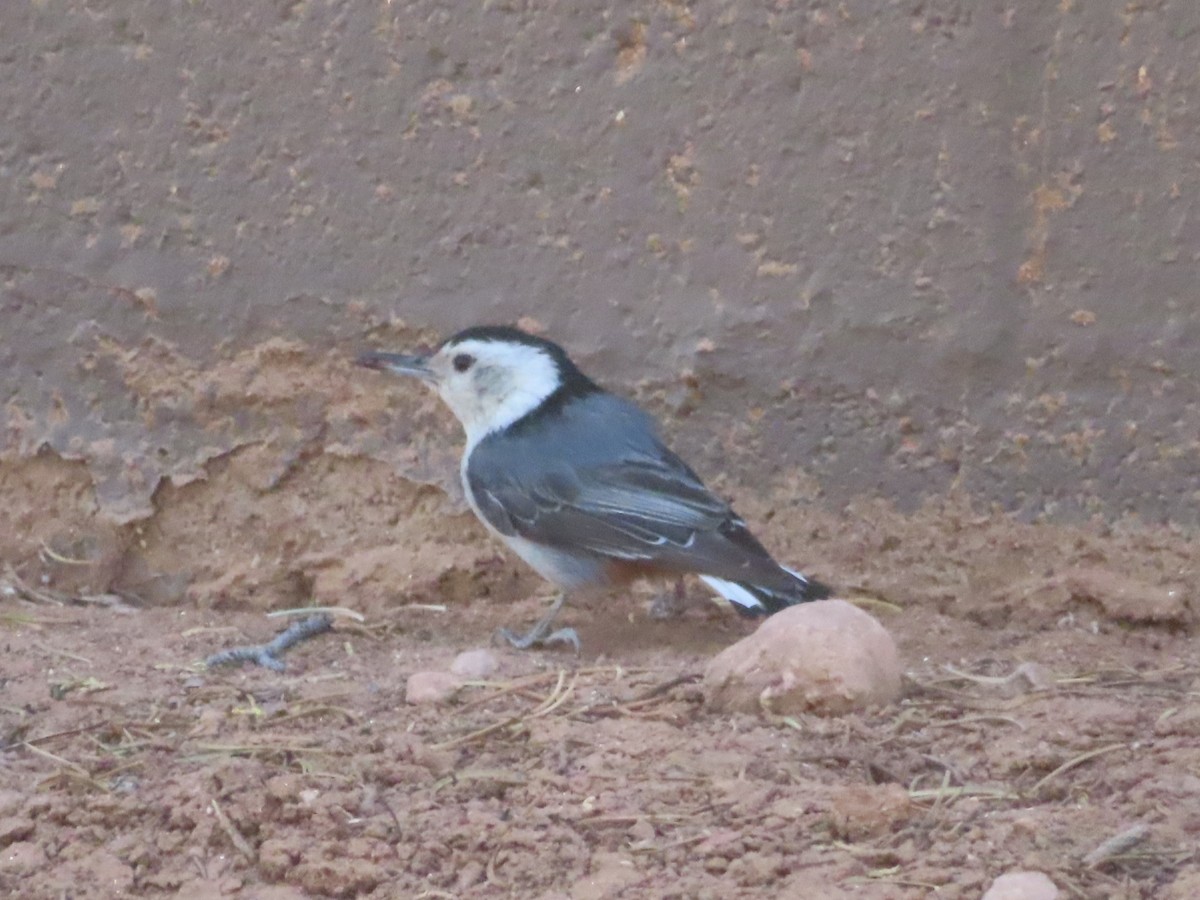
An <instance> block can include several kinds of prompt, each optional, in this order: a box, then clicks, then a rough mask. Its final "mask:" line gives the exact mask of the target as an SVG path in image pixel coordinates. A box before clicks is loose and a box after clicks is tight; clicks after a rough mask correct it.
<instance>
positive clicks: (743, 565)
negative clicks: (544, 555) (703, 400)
mask: <svg viewBox="0 0 1200 900" xmlns="http://www.w3.org/2000/svg"><path fill="white" fill-rule="evenodd" d="M649 438H650V439H649V440H640V441H635V442H632V443H634V444H639V443H640V444H641V445H642V446H630V445H629V443H626V444H625V445H624V446H619V447H609V448H608V452H605V449H604V446H603V442H604V438H603V437H599V436H597V437H596V438H595V439H594V441H593V444H595V443H596V442H599V444H600V447H599V449H598V448H597V447H596V446H594V445H587V446H582V445H581V446H580V447H579V448H578V449H579V452H578V453H575V454H571V455H570V456H569V457H568V456H567V455H566V454H563V455H562V456H558V457H557V458H555V459H549V460H547V459H543V460H541V462H540V463H539V464H537V465H531V464H529V459H530V456H531V454H530V452H529V451H530V447H528V446H526V447H524V448H522V447H520V446H519V445H513V446H508V447H503V446H492V447H487V446H486V445H485V444H481V445H480V446H479V447H478V448H476V451H475V453H474V454H472V457H471V459H470V460H469V464H468V467H467V484H468V487H469V489H470V490H471V492H472V496H473V498H474V500H475V503H476V505H477V506H478V508H479V510H480V512H481V514H482V515H483V516H484V517H485V518H486V519H487V520H488V522H489V523H491V525H492V526H493V527H494V528H496V529H497V530H498V531H499V532H500V533H502V534H505V535H509V536H520V537H523V538H526V539H528V540H531V541H535V542H537V543H539V544H544V545H548V546H551V547H557V548H560V549H562V550H564V551H567V552H572V551H576V552H577V551H579V550H586V551H588V552H590V553H593V554H597V555H600V556H604V557H608V558H610V559H613V560H621V561H629V562H646V563H652V564H653V565H654V566H656V567H658V568H663V569H668V570H672V571H678V572H681V573H682V572H701V573H705V574H711V575H715V576H718V577H720V578H726V579H732V580H750V581H754V582H755V583H758V584H763V585H764V586H770V585H772V584H775V583H776V582H778V584H779V586H780V587H781V588H784V587H786V588H793V587H794V582H793V579H792V577H791V576H790V575H788V574H787V573H786V572H785V571H783V570H782V569H780V568H779V566H778V564H776V563H775V561H774V560H773V559H771V557H770V555H769V554H768V553H767V551H766V550H765V549H764V548H763V546H762V545H761V544H760V543H759V542H758V541H757V540H756V539H755V538H754V537H753V535H751V534H750V532H749V531H748V530H747V529H746V526H745V523H744V522H742V520H741V519H740V518H738V516H737V515H736V514H735V513H734V512H733V510H732V509H731V508H730V506H729V504H727V503H726V502H725V501H723V500H721V499H720V498H719V497H717V496H715V495H714V494H713V493H712V492H711V491H709V490H708V488H706V487H705V486H704V484H703V483H702V482H701V481H700V479H699V478H698V477H697V476H696V474H695V473H694V472H693V471H692V470H691V469H690V468H688V466H687V465H686V464H685V463H684V462H683V461H682V460H681V459H679V457H678V456H676V455H675V454H674V453H672V452H671V451H670V450H668V449H667V448H666V447H664V446H663V445H662V444H661V443H659V441H658V440H657V438H655V437H653V435H650V436H649ZM559 449H560V450H561V449H563V448H562V446H561V443H560V447H559ZM481 451H482V452H481ZM522 451H524V452H522ZM505 456H507V458H508V462H509V463H510V464H509V465H503V464H502V463H503V462H504V457H505Z"/></svg>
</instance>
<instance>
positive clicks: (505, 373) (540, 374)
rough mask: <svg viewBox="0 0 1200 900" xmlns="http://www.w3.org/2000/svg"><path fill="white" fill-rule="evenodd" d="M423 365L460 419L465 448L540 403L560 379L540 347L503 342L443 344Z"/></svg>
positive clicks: (556, 368) (469, 447)
mask: <svg viewBox="0 0 1200 900" xmlns="http://www.w3.org/2000/svg"><path fill="white" fill-rule="evenodd" d="M427 365H428V368H429V371H430V373H431V375H432V379H431V381H432V384H433V386H434V387H435V388H437V392H438V394H440V395H441V398H442V400H443V401H444V402H445V404H446V405H447V406H448V407H450V411H451V412H453V413H454V415H455V416H457V417H458V420H459V421H460V422H462V425H463V430H465V431H466V433H467V452H470V451H471V449H472V448H474V446H475V445H476V444H477V443H479V441H480V440H481V439H483V437H484V436H486V435H487V434H490V433H491V432H493V431H499V430H501V429H503V428H506V427H507V426H509V425H511V424H512V423H513V422H515V421H517V420H518V419H520V418H521V417H522V416H524V415H525V414H526V413H529V412H532V411H533V410H534V409H536V408H537V407H538V406H540V405H541V403H542V401H543V400H545V399H546V398H547V397H549V396H550V395H551V394H552V393H554V391H555V390H556V389H557V388H558V386H559V383H560V380H561V379H560V376H559V373H558V366H557V365H556V364H555V362H554V360H553V359H551V358H550V356H549V354H547V353H546V352H545V351H544V350H541V349H539V348H538V347H531V346H529V345H527V344H518V343H509V342H507V341H485V340H465V341H462V342H461V343H456V344H447V345H445V346H443V347H442V348H441V349H440V350H438V352H437V353H435V354H434V355H433V356H431V357H430V358H429V361H428V364H427Z"/></svg>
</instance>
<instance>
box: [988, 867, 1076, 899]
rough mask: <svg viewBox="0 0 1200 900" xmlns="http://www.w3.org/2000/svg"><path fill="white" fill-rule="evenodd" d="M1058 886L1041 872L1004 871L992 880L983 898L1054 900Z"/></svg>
mask: <svg viewBox="0 0 1200 900" xmlns="http://www.w3.org/2000/svg"><path fill="white" fill-rule="evenodd" d="M1056 897H1058V888H1057V887H1056V886H1055V884H1054V882H1053V881H1051V880H1050V878H1049V876H1047V875H1046V874H1044V873H1042V872H1005V873H1004V874H1003V875H1001V876H1000V877H999V878H997V879H996V880H995V881H993V882H992V886H991V887H990V888H988V889H987V891H986V892H985V893H984V895H983V900H1055V898H1056Z"/></svg>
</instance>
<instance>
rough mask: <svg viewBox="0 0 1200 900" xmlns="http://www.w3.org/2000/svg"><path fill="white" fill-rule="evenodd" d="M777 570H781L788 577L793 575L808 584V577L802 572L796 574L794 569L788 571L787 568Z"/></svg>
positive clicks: (782, 567)
mask: <svg viewBox="0 0 1200 900" xmlns="http://www.w3.org/2000/svg"><path fill="white" fill-rule="evenodd" d="M779 568H781V569H783V571H785V572H787V573H788V574H789V575H795V576H796V577H797V578H799V579H800V580H801V581H803V582H804V583H805V584H808V576H807V575H805V574H804V573H803V572H797V571H796V570H795V569H789V568H788V567H787V566H780V567H779Z"/></svg>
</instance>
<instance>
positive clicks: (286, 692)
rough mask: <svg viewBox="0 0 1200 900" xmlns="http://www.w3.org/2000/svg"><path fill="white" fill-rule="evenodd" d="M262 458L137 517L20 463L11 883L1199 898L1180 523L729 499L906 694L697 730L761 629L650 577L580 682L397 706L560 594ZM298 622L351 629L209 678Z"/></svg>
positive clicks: (596, 609)
mask: <svg viewBox="0 0 1200 900" xmlns="http://www.w3.org/2000/svg"><path fill="white" fill-rule="evenodd" d="M262 465H263V463H262V461H261V460H260V459H258V458H257V457H256V455H255V451H254V450H253V449H252V448H251V449H247V450H244V451H241V452H238V453H234V454H231V455H230V456H229V457H227V458H226V459H224V460H222V461H220V463H219V464H216V465H214V466H213V467H212V468H211V470H210V471H209V472H208V475H207V478H206V479H204V480H200V481H197V482H194V483H193V484H190V485H186V486H183V487H171V486H167V487H164V488H162V489H161V490H160V491H159V493H158V495H157V496H156V498H155V504H156V508H157V509H158V512H157V513H156V515H155V516H154V517H153V518H152V519H150V520H148V521H147V522H145V523H142V524H140V525H135V526H128V527H125V528H115V527H114V528H106V527H104V526H101V525H97V524H96V523H97V522H98V521H99V520H98V517H97V516H96V514H95V500H94V497H93V496H92V493H91V488H90V481H89V479H88V476H87V473H86V472H85V471H84V470H83V469H82V467H80V466H78V465H76V464H71V463H67V462H65V461H63V460H60V459H58V458H55V457H39V458H35V459H30V460H25V461H22V462H16V463H12V464H8V465H6V466H5V467H3V468H0V497H3V498H4V505H5V509H4V511H3V513H2V515H3V526H4V533H3V536H2V538H0V550H2V551H3V555H2V556H0V561H3V562H4V563H5V571H4V572H3V574H2V576H0V580H2V584H0V589H2V590H3V594H2V595H0V642H2V644H3V664H2V667H0V890H2V891H3V892H4V894H5V895H6V896H12V897H18V896H19V897H23V898H64V897H72V898H85V897H116V896H129V895H136V896H144V897H176V896H179V897H189V898H203V897H226V896H234V897H251V898H264V900H266V898H270V900H284V898H294V897H295V898H298V897H356V896H372V897H429V898H451V897H492V896H498V897H499V896H505V897H534V898H536V897H544V898H558V897H564V898H575V900H590V898H595V900H599V898H605V897H680V898H683V897H687V898H703V897H713V898H716V897H721V898H725V897H842V896H846V897H880V898H885V897H886V898H906V897H926V896H937V897H944V898H959V897H963V898H968V897H969V898H977V897H979V896H980V895H981V894H982V892H983V891H984V890H985V889H986V887H987V885H988V884H990V882H991V881H992V879H994V878H995V877H996V876H997V875H999V874H1001V873H1003V872H1005V871H1009V870H1013V869H1037V870H1041V871H1043V872H1045V873H1047V874H1048V875H1050V877H1051V878H1052V879H1053V880H1054V881H1055V883H1056V884H1057V885H1058V886H1059V888H1060V890H1061V891H1062V896H1066V897H1088V898H1094V897H1112V898H1123V897H1130V898H1131V897H1163V898H1177V900H1182V898H1189V897H1195V896H1200V860H1198V859H1197V851H1196V846H1197V835H1198V833H1200V660H1198V659H1197V656H1196V649H1195V643H1194V640H1193V637H1192V635H1193V634H1194V633H1195V629H1196V624H1197V605H1196V599H1195V595H1194V591H1195V585H1196V583H1197V568H1198V560H1200V554H1198V550H1200V545H1198V544H1197V542H1196V540H1195V539H1194V538H1191V537H1189V536H1188V535H1185V534H1181V533H1177V532H1175V531H1173V530H1171V529H1168V528H1161V527H1148V526H1145V525H1143V524H1140V523H1137V522H1130V523H1125V524H1123V525H1121V526H1119V527H1108V526H1102V525H1094V526H1089V527H1079V528H1068V527H1059V526H1050V525H1024V524H1018V523H1015V522H1013V521H1012V520H1010V519H1008V518H1006V517H1004V516H1002V515H1000V514H997V513H992V512H989V511H988V510H980V509H972V508H971V507H970V506H969V504H967V503H965V502H960V501H947V502H939V503H938V504H936V505H933V506H929V507H926V508H924V509H922V510H919V511H918V512H917V513H916V514H914V515H911V516H905V515H901V514H899V513H897V512H895V511H893V510H891V509H889V508H888V507H887V506H885V505H882V504H878V503H862V504H859V505H855V506H851V507H849V508H847V509H844V510H840V511H837V512H836V513H835V512H829V511H825V510H821V509H818V508H816V507H814V506H813V505H811V504H809V503H807V502H806V496H807V495H806V493H805V490H804V489H803V486H802V485H800V484H799V483H791V482H789V481H787V480H786V479H783V480H781V481H780V482H779V483H776V484H774V485H772V486H770V489H769V490H768V489H763V490H762V492H761V493H751V492H749V491H748V490H746V489H745V488H740V489H738V491H736V492H735V493H736V494H737V496H735V498H734V499H735V502H736V504H737V506H738V507H739V509H740V511H741V512H742V513H743V515H745V516H746V518H747V519H748V520H750V521H751V522H753V523H761V524H760V525H759V526H758V528H757V530H758V531H759V532H760V536H761V537H762V538H763V539H764V542H765V543H767V544H768V546H770V547H772V548H773V549H774V550H776V551H777V552H778V555H779V556H780V557H781V558H782V559H784V560H787V561H788V562H791V563H795V564H797V565H800V564H803V565H804V566H805V567H807V568H808V569H809V570H810V571H812V572H814V573H815V574H817V575H819V576H821V577H822V578H824V579H827V580H830V581H832V582H834V583H836V584H838V585H839V586H840V587H841V588H842V589H843V593H844V594H845V595H846V596H849V597H851V598H856V599H857V602H859V603H860V604H861V605H862V606H863V607H864V608H866V609H868V610H869V611H871V612H872V613H873V614H875V615H876V616H878V617H879V618H880V620H881V621H882V622H883V623H884V624H885V625H886V626H887V628H888V629H890V631H891V632H892V634H893V635H894V636H895V638H896V640H897V642H898V644H899V646H900V648H901V652H902V654H903V657H904V660H905V666H906V671H907V682H906V687H905V697H904V699H903V701H902V702H901V703H899V704H898V705H896V706H894V707H892V708H888V709H882V710H878V711H873V712H870V713H866V714H860V715H851V716H846V717H843V718H837V719H819V718H815V717H796V718H789V719H786V720H778V721H773V720H767V719H763V718H755V717H750V716H727V715H717V714H715V713H712V712H711V711H709V710H707V709H706V707H705V705H704V703H703V697H702V696H701V693H700V688H699V686H698V684H697V680H696V677H695V676H696V675H697V673H699V672H700V671H701V670H702V669H703V666H704V664H705V661H706V660H707V659H708V658H709V657H711V656H712V655H713V654H714V653H715V652H716V651H717V650H718V649H720V648H721V647H723V646H726V645H727V644H729V643H731V642H732V641H734V640H736V639H737V638H738V637H739V636H740V635H741V634H744V633H745V631H746V628H747V627H748V626H747V625H746V624H744V623H743V622H741V621H740V620H738V619H737V617H736V616H734V615H732V614H731V613H729V612H728V611H726V610H722V609H719V608H717V607H716V606H715V605H711V604H708V603H707V602H704V601H703V599H702V598H703V593H702V591H701V589H700V587H699V586H698V585H693V586H692V592H693V594H694V600H695V601H696V602H694V603H692V604H691V605H689V607H688V609H687V610H686V611H685V612H684V613H683V614H682V615H681V616H680V617H678V618H676V619H673V620H667V621H659V620H655V619H653V618H651V617H649V616H648V615H647V607H648V606H649V604H650V601H651V600H652V597H653V594H652V591H651V589H645V590H639V591H637V592H635V593H632V594H629V595H621V596H611V597H605V598H594V599H587V600H584V601H581V602H580V603H579V604H576V605H574V606H572V607H571V608H570V609H569V610H568V611H567V612H566V613H565V615H564V617H563V621H564V622H565V623H569V624H573V625H575V626H577V627H578V629H579V631H580V634H581V637H582V639H583V646H584V650H583V652H582V654H581V655H580V656H579V657H575V656H574V655H573V654H571V653H568V652H550V651H541V652H528V653H518V652H514V651H508V650H499V649H498V650H497V651H496V653H497V655H498V656H499V659H500V662H501V666H500V669H499V671H498V672H497V673H496V674H495V675H493V676H491V677H490V678H488V679H486V680H483V681H479V682H474V683H470V684H468V685H467V686H465V687H464V688H463V689H462V690H461V691H460V692H459V694H458V695H457V697H456V698H455V700H454V701H453V702H451V703H449V704H448V705H443V706H411V705H408V704H406V702H405V684H406V679H407V677H408V676H409V675H410V674H411V673H413V672H415V671H420V670H428V669H444V668H446V667H447V666H448V665H449V663H450V662H451V660H452V659H453V658H454V657H455V656H456V655H457V654H458V653H460V652H461V651H463V650H466V649H470V648H473V647H480V646H486V645H487V644H488V641H489V635H490V634H491V632H492V630H493V629H494V628H495V627H497V626H498V625H501V624H513V623H524V622H526V621H529V620H532V619H533V618H534V617H536V615H537V613H538V610H539V608H540V605H541V604H543V603H544V602H545V600H546V598H547V597H548V594H547V592H546V590H545V589H544V587H543V586H541V585H540V584H539V582H538V581H537V579H536V578H534V577H533V576H531V575H529V574H528V573H527V572H526V571H525V570H523V569H522V568H520V565H519V563H516V562H515V561H512V560H510V559H507V558H505V557H502V556H499V555H498V554H497V551H496V548H495V547H493V546H492V545H489V544H487V543H486V541H485V540H484V539H483V532H482V529H481V528H480V527H479V526H477V524H476V523H475V522H474V520H473V519H471V518H470V516H469V515H466V514H464V513H463V512H461V509H460V508H459V507H457V506H456V505H455V504H454V503H453V501H452V500H450V499H448V498H446V496H445V495H444V494H442V493H441V492H440V491H438V490H436V489H434V488H431V487H420V486H414V485H413V484H412V483H410V482H408V481H405V480H404V479H402V478H399V477H398V476H396V475H395V474H394V473H393V470H392V469H391V468H389V467H388V466H386V465H384V464H382V463H376V462H371V461H369V460H364V459H361V458H352V457H339V456H336V455H330V454H327V453H326V454H317V455H313V456H311V457H308V458H302V459H300V460H298V461H296V463H295V464H294V465H293V466H292V468H291V469H290V470H289V472H288V473H287V475H286V477H285V478H282V479H279V478H274V479H268V480H266V481H264V480H263V479H262V478H260V477H258V476H259V475H260V474H261V472H260V469H261V467H262ZM722 489H726V486H722ZM313 603H316V604H324V605H336V606H340V607H346V608H350V609H353V610H356V611H358V612H359V613H361V614H362V615H363V616H364V617H365V619H364V620H363V621H362V622H358V621H355V620H353V619H351V618H347V617H338V619H337V624H336V630H335V633H333V634H329V635H323V636H320V637H317V638H315V639H313V640H312V641H310V642H308V643H305V644H302V645H301V646H299V647H297V648H295V649H294V650H292V651H291V653H290V654H289V655H288V656H287V663H288V667H287V671H286V672H284V673H276V672H272V671H267V670H263V669H256V668H245V669H222V670H216V671H206V670H204V668H203V667H202V665H201V663H200V660H202V659H203V658H204V657H205V656H206V655H207V654H209V653H211V652H213V651H215V650H217V649H220V648H222V647H225V646H228V645H231V644H237V643H244V642H258V641H262V640H266V639H267V638H268V637H269V636H270V635H272V634H273V633H274V632H275V631H276V630H278V629H280V628H281V627H282V624H283V623H282V621H281V620H279V619H267V618H265V617H264V612H265V611H266V610H268V609H279V608H286V607H292V606H304V605H308V604H313ZM1138 826H1141V827H1142V828H1141V830H1139V831H1138V832H1135V833H1134V834H1135V836H1138V835H1140V840H1132V839H1131V840H1130V841H1125V842H1120V843H1118V844H1117V845H1109V847H1108V848H1104V847H1103V846H1102V845H1104V844H1105V842H1106V841H1108V840H1109V839H1111V838H1113V837H1114V836H1118V835H1121V834H1122V833H1125V832H1127V831H1128V830H1129V829H1131V828H1136V827H1138ZM1098 850H1099V853H1098V854H1097V853H1096V851H1098ZM1089 854H1092V856H1089Z"/></svg>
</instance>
